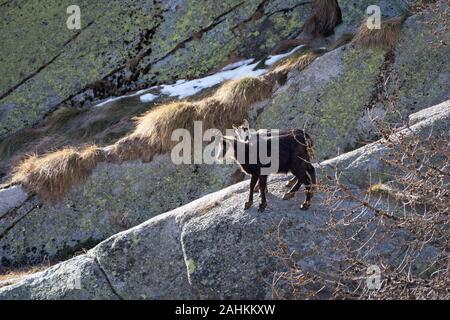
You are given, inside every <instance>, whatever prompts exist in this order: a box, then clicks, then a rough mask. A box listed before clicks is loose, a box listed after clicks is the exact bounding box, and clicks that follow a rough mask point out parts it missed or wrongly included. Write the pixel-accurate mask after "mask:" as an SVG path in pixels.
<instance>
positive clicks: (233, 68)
mask: <svg viewBox="0 0 450 320" xmlns="http://www.w3.org/2000/svg"><path fill="white" fill-rule="evenodd" d="M302 47H304V46H303V45H300V46H298V47H296V48H294V49H292V50H291V51H289V52H287V53H283V54H278V55H275V56H269V57H267V59H266V61H265V66H266V68H261V69H257V68H256V67H257V66H258V65H259V64H260V62H261V61H257V62H254V59H247V60H242V61H238V62H234V63H231V64H229V65H227V66H225V67H224V68H222V69H221V70H220V71H218V72H216V73H214V74H211V75H209V76H206V77H203V78H199V79H194V80H189V81H188V80H185V79H182V80H178V81H177V82H175V83H174V84H163V85H161V86H159V87H151V88H149V89H144V90H140V91H137V92H135V93H133V94H130V95H125V96H121V97H112V98H109V99H107V100H105V101H103V102H101V103H99V104H97V105H96V107H101V106H104V105H106V104H108V103H111V102H114V101H117V100H119V99H122V98H126V97H133V96H140V97H139V99H140V101H141V102H143V103H148V102H152V101H154V100H156V99H158V98H159V97H161V96H169V97H177V98H178V99H184V98H187V97H190V96H193V95H195V94H197V93H199V92H200V91H202V90H205V89H208V88H211V87H214V86H216V85H219V84H221V83H223V82H225V81H228V80H235V79H239V78H242V77H259V76H261V75H263V74H265V73H266V72H267V71H269V67H270V66H272V65H273V64H274V63H276V62H278V61H280V60H281V59H284V58H286V57H288V56H290V55H292V54H294V53H295V52H297V51H298V50H299V49H301V48H302ZM151 89H159V92H160V94H159V95H158V94H155V93H146V92H148V91H149V90H151Z"/></svg>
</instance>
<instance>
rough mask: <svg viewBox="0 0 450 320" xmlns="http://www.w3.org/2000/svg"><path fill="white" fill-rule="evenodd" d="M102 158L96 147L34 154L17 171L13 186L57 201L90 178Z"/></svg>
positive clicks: (15, 170)
mask: <svg viewBox="0 0 450 320" xmlns="http://www.w3.org/2000/svg"><path fill="white" fill-rule="evenodd" d="M101 159H102V153H101V152H100V149H98V148H97V147H96V146H89V147H86V148H84V149H81V150H77V149H75V148H65V149H62V150H59V151H56V152H53V153H48V154H46V155H44V156H42V157H38V156H37V155H31V156H29V157H27V158H26V159H25V160H23V161H22V162H21V163H20V164H19V165H18V166H17V167H16V168H14V171H13V176H12V183H20V184H22V185H23V186H24V187H25V188H26V189H27V190H28V191H29V192H33V193H37V194H39V195H40V196H41V197H42V198H43V199H45V200H48V201H54V200H56V199H58V198H60V197H61V196H62V195H65V194H66V193H67V192H68V191H69V190H70V189H71V187H72V186H74V185H76V184H78V183H80V182H81V181H83V180H84V179H86V177H88V176H89V175H90V173H91V171H92V169H93V168H94V167H95V166H96V165H97V163H98V162H99V161H100V160H101Z"/></svg>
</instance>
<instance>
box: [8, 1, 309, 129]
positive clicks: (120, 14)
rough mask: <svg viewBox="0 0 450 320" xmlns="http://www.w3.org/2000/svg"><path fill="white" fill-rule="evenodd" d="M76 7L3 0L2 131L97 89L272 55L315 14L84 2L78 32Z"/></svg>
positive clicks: (292, 4) (227, 4) (295, 6)
mask: <svg viewBox="0 0 450 320" xmlns="http://www.w3.org/2000/svg"><path fill="white" fill-rule="evenodd" d="M71 4H72V2H70V1H54V0H46V1H43V2H42V1H41V2H40V3H29V2H27V1H19V2H17V1H14V2H12V1H7V2H5V3H4V4H2V5H1V6H2V10H1V13H0V19H1V20H2V34H1V35H0V37H1V38H0V42H1V43H2V48H1V49H0V50H1V53H2V54H1V55H0V56H1V60H0V68H1V69H0V73H1V74H2V82H1V85H0V115H1V116H0V138H2V137H4V136H6V135H8V134H11V133H13V132H15V131H17V130H19V129H20V128H23V127H26V126H29V125H32V124H34V123H35V122H37V121H39V120H40V119H42V117H43V116H44V115H45V114H46V113H47V112H48V111H50V110H53V109H55V108H56V107H57V106H58V105H60V104H61V103H62V102H63V101H66V100H67V99H71V98H72V97H74V96H77V97H76V98H74V99H71V100H72V101H73V102H74V103H75V105H76V104H78V103H81V101H85V102H83V103H89V100H90V98H89V97H92V96H93V89H99V90H100V91H105V94H104V95H97V96H96V98H105V97H107V96H111V95H117V94H120V93H121V92H124V91H129V90H132V89H133V88H138V87H140V86H141V85H143V86H149V85H150V84H152V83H155V82H168V81H173V80H175V79H181V78H185V77H198V76H200V75H203V74H205V73H206V72H207V71H209V70H211V69H213V68H216V67H217V66H219V65H221V64H223V63H225V62H227V61H229V60H230V58H233V56H235V57H239V56H243V57H248V56H254V55H255V53H267V52H268V51H270V50H271V49H272V48H273V47H274V46H275V45H277V43H278V42H279V41H280V40H281V39H283V38H286V37H288V36H289V35H290V34H292V33H293V32H295V31H296V30H298V29H299V27H301V25H302V23H303V22H304V21H305V20H306V17H307V15H308V14H309V12H310V5H309V3H307V2H304V3H303V2H301V3H300V4H299V3H298V1H293V0H290V1H279V0H271V1H267V0H262V1H238V0H227V1H219V2H217V1H213V0H208V1H202V0H201V1H197V0H171V1H147V0H139V1H107V2H105V3H101V4H100V3H97V2H92V1H80V2H79V3H78V5H79V7H80V10H81V29H80V30H69V29H68V28H67V27H66V21H67V19H68V18H69V14H67V13H66V9H67V7H68V6H69V5H71ZM24 26H25V27H24ZM16 61H21V63H20V65H17V64H16ZM138 74H140V77H139V81H137V80H136V79H137V75H138ZM99 81H100V82H99Z"/></svg>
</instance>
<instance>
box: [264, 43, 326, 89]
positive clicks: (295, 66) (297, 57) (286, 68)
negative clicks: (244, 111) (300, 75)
mask: <svg viewBox="0 0 450 320" xmlns="http://www.w3.org/2000/svg"><path fill="white" fill-rule="evenodd" d="M319 56H320V54H319V53H317V52H314V51H309V52H307V53H304V52H302V53H298V54H294V55H292V56H290V57H288V58H286V59H283V60H281V61H279V62H278V63H276V64H274V65H273V66H272V67H271V68H270V71H269V73H268V74H267V75H266V76H267V77H268V78H269V79H272V80H276V81H277V82H278V83H280V84H281V85H283V84H284V83H286V80H287V74H288V73H289V72H291V71H293V70H297V71H301V70H303V69H305V68H306V67H307V66H309V65H310V64H311V63H312V62H313V61H314V60H315V59H316V58H317V57H319Z"/></svg>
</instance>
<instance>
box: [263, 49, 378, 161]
mask: <svg viewBox="0 0 450 320" xmlns="http://www.w3.org/2000/svg"><path fill="white" fill-rule="evenodd" d="M384 55H385V53H384V51H383V50H379V49H377V50H372V49H370V50H367V49H351V48H350V47H344V48H341V49H338V50H336V51H335V52H331V53H329V54H326V55H324V56H322V57H320V58H318V59H317V60H316V61H315V62H313V63H312V64H311V65H310V66H309V67H307V68H306V69H305V70H304V71H303V72H300V73H297V74H296V75H291V76H292V77H291V79H290V81H289V82H288V84H287V88H285V89H283V90H279V92H278V93H276V94H275V96H274V98H273V99H272V100H271V101H270V102H269V103H268V105H267V106H265V108H264V112H263V113H262V114H261V115H260V116H259V117H258V119H257V121H256V126H257V127H261V128H277V127H288V128H303V127H305V128H307V130H308V132H310V133H311V135H312V136H313V137H314V140H315V146H316V147H315V148H316V152H317V156H318V157H319V158H320V159H323V158H327V157H331V156H333V155H336V154H337V153H338V152H339V151H343V150H348V149H350V148H352V147H355V144H356V141H357V138H358V133H357V132H356V130H355V129H356V124H357V121H358V119H359V118H360V117H361V116H362V115H363V113H364V111H365V110H366V107H367V104H368V103H369V101H370V99H371V96H372V92H373V90H374V89H373V88H374V87H375V83H376V81H377V78H378V75H379V72H380V67H381V65H382V64H383V62H384Z"/></svg>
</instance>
